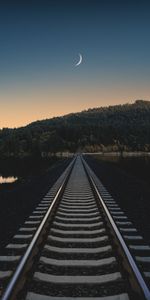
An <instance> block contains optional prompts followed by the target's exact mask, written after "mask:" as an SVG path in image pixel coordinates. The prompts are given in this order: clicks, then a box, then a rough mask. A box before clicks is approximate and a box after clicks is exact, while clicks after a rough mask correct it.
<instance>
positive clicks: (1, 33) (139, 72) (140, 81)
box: [0, 0, 150, 128]
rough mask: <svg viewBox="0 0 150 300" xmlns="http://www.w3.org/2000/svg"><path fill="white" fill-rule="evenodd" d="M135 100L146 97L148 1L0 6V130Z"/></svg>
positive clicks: (149, 79)
mask: <svg viewBox="0 0 150 300" xmlns="http://www.w3.org/2000/svg"><path fill="white" fill-rule="evenodd" d="M79 53H81V54H82V55H83V62H82V64H81V65H80V66H78V67H75V64H76V63H77V62H78V59H79V56H78V54H79ZM136 99H147V100H149V99H150V1H145V0H143V1H138V0H136V1H132V0H131V1H128V0H127V1H121V0H120V1H112V0H108V1H106V0H105V1H101V0H89V1H88V0H80V1H79V0H74V1H73V0H68V1H67V0H60V1H57V0H49V1H45V0H43V1H42V0H41V1H23V0H22V1H18V2H16V1H11V2H10V1H5V4H0V128H1V127H6V126H8V127H14V126H16V127H18V126H21V125H24V124H27V123H29V122H32V121H34V120H37V119H45V118H50V117H53V116H58V115H63V114H66V113H70V112H75V111H81V110H83V109H87V108H90V107H91V108H92V107H97V106H106V105H114V104H118V103H126V102H129V103H131V102H133V101H134V100H136Z"/></svg>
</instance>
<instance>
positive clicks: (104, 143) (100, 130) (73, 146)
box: [0, 100, 150, 158]
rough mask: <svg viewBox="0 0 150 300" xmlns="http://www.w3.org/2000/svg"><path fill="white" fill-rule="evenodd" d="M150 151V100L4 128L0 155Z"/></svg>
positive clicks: (1, 131)
mask: <svg viewBox="0 0 150 300" xmlns="http://www.w3.org/2000/svg"><path fill="white" fill-rule="evenodd" d="M78 151H83V152H106V151H114V152H115V151H150V102H149V101H144V100H136V101H135V102H134V103H132V104H128V103H127V104H124V105H114V106H108V107H97V108H93V109H88V110H85V111H82V112H79V113H72V114H68V115H65V116H63V117H55V118H51V119H46V120H42V121H36V122H33V123H31V124H29V125H27V126H24V127H20V128H14V129H10V128H3V129H1V130H0V157H1V158H5V157H17V158H18V157H20V158H22V157H27V156H42V157H43V156H51V155H55V154H56V153H64V152H78Z"/></svg>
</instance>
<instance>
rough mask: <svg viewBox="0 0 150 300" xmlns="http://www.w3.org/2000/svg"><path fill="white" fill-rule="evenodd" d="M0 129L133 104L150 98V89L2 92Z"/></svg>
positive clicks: (70, 88)
mask: <svg viewBox="0 0 150 300" xmlns="http://www.w3.org/2000/svg"><path fill="white" fill-rule="evenodd" d="M0 99H1V100H0V102H1V104H0V128H3V127H9V128H13V127H20V126H24V125H27V124H29V123H31V122H33V121H37V120H42V119H46V118H52V117H57V116H62V115H65V114H68V113H73V112H80V111H82V110H85V109H88V108H94V107H101V106H109V105H116V104H123V103H133V102H134V101H135V100H136V99H144V100H149V99H150V89H149V90H147V89H144V88H143V89H142V90H141V89H140V88H139V89H138V88H137V89H136V91H135V90H132V89H129V88H128V89H127V88H123V87H121V86H119V87H116V88H114V87H112V88H109V90H107V88H106V87H103V88H100V87H99V88H97V87H96V88H93V89H90V88H88V87H87V88H85V87H84V88H83V87H81V88H79V87H78V88H74V87H71V86H70V87H69V88H68V89H62V90H61V89H58V90H57V89H53V90H51V89H50V88H47V89H41V88H39V89H38V88H37V89H35V90H32V91H31V90H28V92H27V91H26V90H25V91H24V90H23V89H22V90H19V91H17V92H14V91H12V92H7V93H6V92H5V93H2V94H1V95H0Z"/></svg>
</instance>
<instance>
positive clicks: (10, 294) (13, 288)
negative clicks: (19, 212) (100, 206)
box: [1, 158, 76, 300]
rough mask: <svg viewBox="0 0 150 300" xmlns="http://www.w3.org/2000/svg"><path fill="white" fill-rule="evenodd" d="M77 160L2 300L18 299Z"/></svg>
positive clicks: (71, 164) (66, 176)
mask: <svg viewBox="0 0 150 300" xmlns="http://www.w3.org/2000/svg"><path fill="white" fill-rule="evenodd" d="M75 160H76V158H74V159H73V161H71V163H70V168H69V170H68V172H67V174H66V175H65V178H64V180H63V182H62V184H61V186H60V188H59V189H58V191H57V193H56V196H55V197H54V199H53V201H52V203H51V205H50V207H49V208H48V210H47V212H46V214H45V216H44V217H43V219H42V221H41V223H40V225H39V227H38V228H37V230H36V232H35V234H34V236H33V238H32V240H31V242H30V244H29V246H28V248H27V250H26V252H25V253H24V255H23V257H22V259H21V261H20V263H19V265H18V266H17V268H16V270H15V272H14V274H13V276H12V278H11V279H10V282H9V283H8V286H7V287H6V290H5V291H4V294H3V295H2V298H1V300H16V299H17V298H16V294H17V293H18V292H20V285H21V284H20V283H21V282H24V281H25V279H24V276H25V273H26V272H27V269H28V267H27V266H28V264H32V263H33V262H32V259H33V251H35V249H37V247H38V246H39V244H41V236H42V235H43V231H44V233H45V231H46V229H47V226H48V224H49V222H50V220H49V218H50V215H51V214H52V212H53V209H54V208H55V205H56V203H57V201H58V200H59V198H60V196H61V194H62V192H63V190H64V188H65V186H66V183H67V181H68V178H69V177H70V174H71V171H72V169H73V166H74V163H75ZM39 240H40V241H39Z"/></svg>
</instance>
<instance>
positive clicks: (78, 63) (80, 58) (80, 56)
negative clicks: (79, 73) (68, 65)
mask: <svg viewBox="0 0 150 300" xmlns="http://www.w3.org/2000/svg"><path fill="white" fill-rule="evenodd" d="M81 63H82V55H81V54H80V53H79V61H78V62H77V64H76V65H75V67H77V66H79V65H80V64H81Z"/></svg>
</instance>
